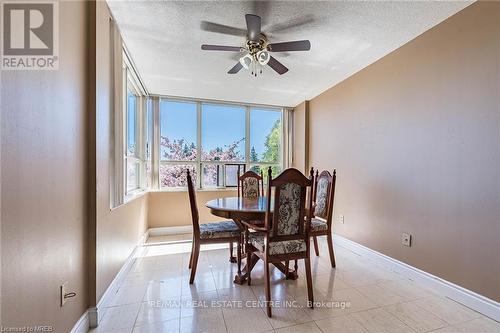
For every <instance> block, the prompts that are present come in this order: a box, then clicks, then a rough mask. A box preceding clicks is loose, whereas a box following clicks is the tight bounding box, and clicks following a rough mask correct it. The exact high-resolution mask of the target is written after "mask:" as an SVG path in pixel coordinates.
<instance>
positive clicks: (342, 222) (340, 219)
mask: <svg viewBox="0 0 500 333" xmlns="http://www.w3.org/2000/svg"><path fill="white" fill-rule="evenodd" d="M339 221H340V223H341V224H344V222H345V221H344V215H340V216H339Z"/></svg>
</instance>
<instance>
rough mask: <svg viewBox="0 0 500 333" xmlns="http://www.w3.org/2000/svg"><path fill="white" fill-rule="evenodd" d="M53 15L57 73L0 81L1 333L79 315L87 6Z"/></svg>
mask: <svg viewBox="0 0 500 333" xmlns="http://www.w3.org/2000/svg"><path fill="white" fill-rule="evenodd" d="M59 14H60V15H59V18H60V21H59V28H60V30H59V49H60V51H59V60H60V63H59V70H57V71H3V72H2V74H1V75H2V78H1V84H2V87H1V91H2V92H1V94H2V97H1V98H2V101H1V126H2V130H1V155H2V160H1V163H2V165H1V168H2V175H1V184H2V189H1V191H2V193H1V196H2V206H1V219H2V235H1V236H2V240H1V245H2V251H1V254H2V291H1V294H2V296H1V302H2V316H1V317H2V323H1V325H2V326H26V325H27V326H30V325H52V326H53V327H54V332H68V331H69V330H70V329H71V327H72V326H73V325H74V324H75V322H76V321H77V320H78V318H79V317H80V316H81V315H82V314H83V313H84V311H85V310H86V309H87V305H88V297H87V286H88V281H87V275H86V272H87V260H88V258H87V255H86V253H87V211H86V204H87V188H86V186H87V185H86V181H85V180H86V163H87V159H86V154H87V150H86V139H87V132H86V124H87V122H86V115H87V108H88V103H87V82H88V80H87V79H88V73H87V70H86V69H87V46H88V44H87V37H88V34H87V31H88V26H87V24H88V23H87V19H88V17H89V12H88V6H87V4H86V3H84V2H73V1H72V2H61V3H60V6H59ZM64 281H69V290H71V291H74V292H76V293H77V296H76V297H75V298H72V299H71V300H69V301H68V302H67V303H66V305H65V306H64V307H60V306H59V286H60V285H61V284H62V283H63V282H64Z"/></svg>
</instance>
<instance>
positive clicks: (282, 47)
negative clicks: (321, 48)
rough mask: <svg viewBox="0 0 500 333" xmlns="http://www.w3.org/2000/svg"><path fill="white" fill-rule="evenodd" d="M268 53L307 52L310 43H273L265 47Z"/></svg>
mask: <svg viewBox="0 0 500 333" xmlns="http://www.w3.org/2000/svg"><path fill="white" fill-rule="evenodd" d="M267 49H268V50H269V51H270V52H286V51H309V50H310V49H311V42H310V41H308V40H297V41H294V42H284V43H273V44H269V45H268V46H267Z"/></svg>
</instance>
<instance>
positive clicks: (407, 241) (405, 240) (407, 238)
mask: <svg viewBox="0 0 500 333" xmlns="http://www.w3.org/2000/svg"><path fill="white" fill-rule="evenodd" d="M401 244H403V245H404V246H411V235H410V234H407V233H405V232H403V234H402V235H401Z"/></svg>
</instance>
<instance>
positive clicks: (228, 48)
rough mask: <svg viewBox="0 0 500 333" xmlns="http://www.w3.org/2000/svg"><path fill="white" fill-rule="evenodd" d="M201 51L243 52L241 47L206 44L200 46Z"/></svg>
mask: <svg viewBox="0 0 500 333" xmlns="http://www.w3.org/2000/svg"><path fill="white" fill-rule="evenodd" d="M201 49H202V50H205V51H231V52H241V51H242V50H244V49H243V48H242V47H239V46H225V45H207V44H203V45H202V46H201Z"/></svg>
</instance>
